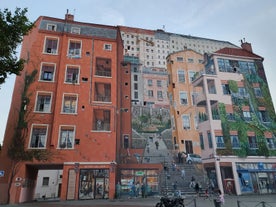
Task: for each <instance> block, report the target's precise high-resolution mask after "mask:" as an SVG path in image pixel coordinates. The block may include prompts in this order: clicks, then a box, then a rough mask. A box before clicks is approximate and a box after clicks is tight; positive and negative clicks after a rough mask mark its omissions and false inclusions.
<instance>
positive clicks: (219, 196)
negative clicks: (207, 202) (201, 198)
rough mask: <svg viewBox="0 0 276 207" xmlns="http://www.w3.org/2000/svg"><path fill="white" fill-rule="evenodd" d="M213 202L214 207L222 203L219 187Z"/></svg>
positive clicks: (219, 206) (222, 197)
mask: <svg viewBox="0 0 276 207" xmlns="http://www.w3.org/2000/svg"><path fill="white" fill-rule="evenodd" d="M214 204H215V207H221V205H223V204H224V196H223V194H222V193H221V190H220V189H219V190H218V194H217V197H216V199H214Z"/></svg>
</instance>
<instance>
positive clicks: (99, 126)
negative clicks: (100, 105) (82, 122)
mask: <svg viewBox="0 0 276 207" xmlns="http://www.w3.org/2000/svg"><path fill="white" fill-rule="evenodd" d="M93 112H94V113H93V126H92V129H93V130H96V131H110V110H106V109H95V110H94V111H93Z"/></svg>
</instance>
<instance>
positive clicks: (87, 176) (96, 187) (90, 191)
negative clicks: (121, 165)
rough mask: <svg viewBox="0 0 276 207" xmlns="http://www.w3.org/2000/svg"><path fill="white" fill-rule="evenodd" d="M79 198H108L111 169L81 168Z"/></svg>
mask: <svg viewBox="0 0 276 207" xmlns="http://www.w3.org/2000/svg"><path fill="white" fill-rule="evenodd" d="M79 180H80V182H79V199H107V198H108V194H109V170H107V169H81V170H80V179H79Z"/></svg>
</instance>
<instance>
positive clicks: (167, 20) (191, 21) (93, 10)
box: [0, 0, 276, 143]
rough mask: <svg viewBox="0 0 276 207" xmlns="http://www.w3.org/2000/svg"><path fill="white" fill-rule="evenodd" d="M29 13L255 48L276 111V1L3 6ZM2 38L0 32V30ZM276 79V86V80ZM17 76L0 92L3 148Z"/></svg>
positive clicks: (131, 0)
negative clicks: (262, 58) (68, 17)
mask: <svg viewBox="0 0 276 207" xmlns="http://www.w3.org/2000/svg"><path fill="white" fill-rule="evenodd" d="M16 7H19V8H28V13H27V17H28V18H29V20H30V21H35V20H36V19H37V18H38V17H39V16H50V17H55V18H61V19H63V18H64V16H65V13H66V12H67V9H68V11H69V13H71V14H73V15H74V16H75V21H78V22H88V23H96V24H104V25H112V26H117V25H122V26H128V27H136V28H143V29H152V30H155V29H164V30H165V31H166V32H172V33H177V34H184V35H192V36H197V37H204V38H210V39H216V40H224V41H229V42H231V43H233V44H235V45H238V46H240V40H241V39H243V38H245V41H246V42H249V43H251V44H252V48H253V52H254V53H255V54H257V55H259V56H262V57H264V68H265V72H266V76H267V80H268V84H269V88H270V92H271V95H272V100H273V103H274V106H276V61H273V59H274V60H275V59H276V1H275V0H262V1H260V0H239V1H233V0H208V1H207V0H170V1H168V0H139V1H135V0H78V1H76V0H47V1H39V0H0V10H1V11H3V9H5V8H8V9H9V10H11V11H14V10H15V8H16ZM0 32H1V28H0ZM274 78H275V80H274ZM14 80H15V76H13V75H12V76H9V77H8V79H7V80H6V83H4V84H3V85H1V89H0V106H1V107H0V143H1V142H2V140H3V137H4V133H5V128H6V122H7V116H8V113H9V109H10V102H11V96H12V92H13V86H14Z"/></svg>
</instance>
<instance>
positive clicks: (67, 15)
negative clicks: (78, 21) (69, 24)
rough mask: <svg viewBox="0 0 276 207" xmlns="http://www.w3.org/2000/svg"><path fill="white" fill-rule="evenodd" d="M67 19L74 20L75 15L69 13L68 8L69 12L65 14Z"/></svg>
mask: <svg viewBox="0 0 276 207" xmlns="http://www.w3.org/2000/svg"><path fill="white" fill-rule="evenodd" d="M65 20H66V21H74V15H73V14H69V13H68V9H67V12H66V14H65Z"/></svg>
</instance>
